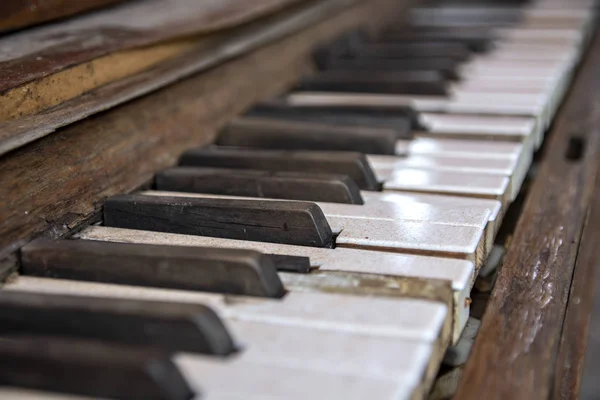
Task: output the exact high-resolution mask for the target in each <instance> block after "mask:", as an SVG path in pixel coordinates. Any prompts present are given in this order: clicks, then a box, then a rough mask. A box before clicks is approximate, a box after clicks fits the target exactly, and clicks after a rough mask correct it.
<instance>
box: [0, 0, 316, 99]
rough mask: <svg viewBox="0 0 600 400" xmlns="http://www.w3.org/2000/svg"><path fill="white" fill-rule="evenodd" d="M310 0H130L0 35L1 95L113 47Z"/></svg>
mask: <svg viewBox="0 0 600 400" xmlns="http://www.w3.org/2000/svg"><path fill="white" fill-rule="evenodd" d="M303 1H308V0H254V1H251V2H250V1H245V0H219V1H197V0H143V1H128V2H125V3H122V4H118V5H116V6H115V7H111V8H108V9H104V10H99V11H98V12H95V13H92V14H87V15H82V16H79V17H78V18H73V19H70V20H68V21H63V22H62V23H60V24H49V25H45V26H40V27H37V28H33V29H28V30H24V31H20V32H16V33H13V34H10V35H6V36H4V37H0V50H2V51H0V93H2V92H5V91H7V90H9V89H11V88H14V87H17V86H21V85H23V84H25V83H27V82H31V81H33V80H35V79H38V78H41V77H44V76H48V75H51V74H53V73H56V72H58V71H61V70H63V69H65V68H69V67H71V66H74V65H78V64H81V63H84V62H87V61H90V60H93V59H95V58H98V57H102V56H105V55H107V54H110V53H114V52H117V51H123V50H129V49H133V48H138V47H144V46H149V45H154V44H157V43H159V42H165V41H170V40H175V39H178V38H183V37H187V36H192V35H200V34H209V33H214V32H217V31H222V30H226V29H230V28H233V27H236V26H239V25H241V24H244V23H247V22H250V21H252V20H254V19H256V18H259V17H261V16H265V15H269V14H271V13H274V12H276V11H279V10H282V9H284V8H285V7H288V6H291V5H293V4H297V3H299V2H303Z"/></svg>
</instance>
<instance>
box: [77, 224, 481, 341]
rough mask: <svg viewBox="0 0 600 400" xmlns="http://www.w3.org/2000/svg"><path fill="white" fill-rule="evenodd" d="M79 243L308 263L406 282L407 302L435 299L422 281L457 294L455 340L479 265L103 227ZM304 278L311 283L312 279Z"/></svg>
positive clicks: (84, 234) (85, 233)
mask: <svg viewBox="0 0 600 400" xmlns="http://www.w3.org/2000/svg"><path fill="white" fill-rule="evenodd" d="M77 237H78V238H80V239H87V240H102V241H111V242H123V243H146V244H168V245H176V246H203V247H218V248H235V249H249V250H256V251H260V252H262V253H266V254H281V255H291V256H301V257H309V259H310V264H311V267H313V268H318V270H319V271H331V272H343V273H357V274H376V275H382V276H395V277H398V278H402V279H403V280H405V282H406V287H405V288H404V291H405V293H406V294H407V295H408V296H417V297H425V298H432V297H429V296H431V294H430V293H428V292H425V293H424V292H422V289H421V285H419V284H414V285H413V284H412V282H417V281H423V280H434V281H440V282H444V281H445V282H449V284H450V286H451V289H452V299H444V301H447V302H448V304H451V305H452V320H453V338H458V336H457V335H458V334H460V331H461V330H462V328H463V326H464V324H465V323H466V318H467V317H468V314H469V308H468V306H467V305H466V303H465V301H466V299H467V298H468V297H469V295H470V293H471V287H472V286H473V283H474V280H475V276H476V274H477V270H476V269H475V266H474V264H473V263H472V262H469V261H465V260H459V259H452V258H437V257H427V256H419V255H410V254H398V253H390V252H379V251H369V250H359V249H350V248H342V247H338V248H335V249H324V248H313V247H306V246H292V245H284V244H275V243H263V242H251V241H247V240H233V239H221V238H212V237H205V236H193V235H179V234H172V233H162V232H150V231H139V230H129V229H120V228H107V227H102V226H91V227H88V228H86V229H84V230H83V231H82V232H80V233H79V234H78V235H77ZM279 275H280V276H281V277H282V279H284V281H287V280H288V279H287V278H286V277H285V276H286V275H288V274H285V273H280V274H279ZM305 276H307V277H309V276H310V274H309V275H305ZM290 279H291V278H290ZM316 279H319V278H316ZM432 299H434V298H432ZM435 299H438V298H435Z"/></svg>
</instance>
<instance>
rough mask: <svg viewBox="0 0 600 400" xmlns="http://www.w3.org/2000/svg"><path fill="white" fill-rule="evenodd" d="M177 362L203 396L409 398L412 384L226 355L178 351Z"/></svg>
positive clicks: (221, 399) (215, 399) (212, 399)
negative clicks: (182, 352)
mask: <svg viewBox="0 0 600 400" xmlns="http://www.w3.org/2000/svg"><path fill="white" fill-rule="evenodd" d="M176 363H177V365H178V367H179V369H180V370H181V371H182V373H183V375H184V376H185V377H186V379H187V380H188V381H189V382H190V384H191V385H192V387H193V388H194V389H195V390H197V391H198V392H200V393H202V399H206V400H234V399H236V400H237V399H250V400H274V399H290V400H305V399H307V398H310V399H331V400H335V399H340V400H342V399H343V400H351V399H356V400H359V399H360V400H362V399H365V398H367V397H372V396H375V398H377V399H382V400H398V399H406V400H408V399H411V398H412V397H413V392H414V391H413V389H414V387H413V386H412V385H411V383H407V382H403V381H401V380H389V379H375V378H366V377H363V378H357V377H354V376H347V375H336V374H331V373H322V372H317V371H307V370H302V369H296V368H286V367H281V366H265V365H261V364H257V363H252V362H247V361H244V359H243V354H241V355H238V356H233V357H229V358H227V359H214V358H210V357H205V356H198V355H189V354H186V355H178V356H177V358H176Z"/></svg>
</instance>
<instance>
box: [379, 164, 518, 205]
mask: <svg viewBox="0 0 600 400" xmlns="http://www.w3.org/2000/svg"><path fill="white" fill-rule="evenodd" d="M367 159H368V160H369V163H370V164H371V168H372V169H373V171H374V172H375V176H376V177H377V179H378V180H379V181H381V182H385V181H386V180H389V179H392V178H393V176H394V174H395V173H396V172H397V171H402V170H403V169H406V168H409V169H423V170H431V171H440V172H441V171H444V172H446V171H448V172H458V173H475V174H483V175H492V176H505V177H508V178H509V182H510V183H509V191H510V193H509V198H510V199H511V200H512V199H514V198H515V197H516V195H517V194H518V192H519V190H520V189H521V185H522V183H523V180H524V178H525V175H526V172H527V171H526V170H524V171H520V170H518V169H517V163H516V160H514V159H491V160H484V159H481V158H458V157H446V156H411V157H394V156H378V155H370V156H367Z"/></svg>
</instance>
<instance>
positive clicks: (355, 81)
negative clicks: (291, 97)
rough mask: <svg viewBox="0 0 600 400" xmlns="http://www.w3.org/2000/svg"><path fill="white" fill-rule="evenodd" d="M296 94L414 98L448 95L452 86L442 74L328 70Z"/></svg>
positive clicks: (303, 84) (299, 87) (308, 80)
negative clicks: (394, 95) (318, 93)
mask: <svg viewBox="0 0 600 400" xmlns="http://www.w3.org/2000/svg"><path fill="white" fill-rule="evenodd" d="M295 90H308V91H315V92H319V91H320V92H327V91H329V92H353V93H385V94H414V95H438V96H446V95H448V82H447V80H446V79H445V78H444V77H443V76H442V75H441V74H440V73H438V72H433V71H427V72H418V71H410V72H397V71H379V72H376V73H374V72H371V71H356V70H342V69H335V70H333V69H332V70H328V71H323V72H321V73H320V74H318V75H315V76H311V77H307V78H304V79H303V80H302V81H301V82H300V83H299V84H298V85H297V86H296V87H295Z"/></svg>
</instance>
